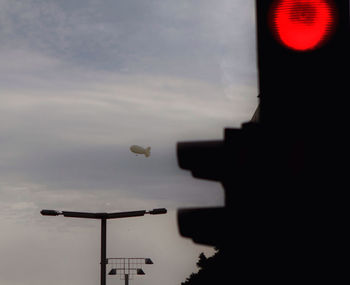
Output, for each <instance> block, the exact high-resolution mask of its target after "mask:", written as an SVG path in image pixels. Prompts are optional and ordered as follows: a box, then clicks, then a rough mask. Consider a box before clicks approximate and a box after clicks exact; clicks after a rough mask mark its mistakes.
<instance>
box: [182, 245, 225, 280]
mask: <svg viewBox="0 0 350 285" xmlns="http://www.w3.org/2000/svg"><path fill="white" fill-rule="evenodd" d="M225 261H227V260H225V256H224V254H223V251H222V250H220V249H218V248H216V253H215V254H214V255H213V256H211V257H209V258H207V257H206V256H205V254H204V253H203V252H202V253H201V254H200V255H199V260H198V262H197V264H196V265H197V267H198V268H199V270H198V272H197V273H192V274H191V275H190V276H189V277H188V278H186V281H185V282H182V283H181V285H199V284H201V285H203V284H220V282H224V281H225V277H226V276H225V275H226V274H228V272H225V271H226V270H225V268H227V264H226V262H225Z"/></svg>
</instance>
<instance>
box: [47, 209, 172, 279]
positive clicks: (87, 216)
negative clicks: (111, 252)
mask: <svg viewBox="0 0 350 285" xmlns="http://www.w3.org/2000/svg"><path fill="white" fill-rule="evenodd" d="M40 213H41V214H42V215H43V216H58V215H62V216H64V217H69V218H85V219H99V220H101V262H100V263H101V285H106V265H107V256H106V253H107V220H108V219H118V218H130V217H140V216H144V215H145V214H150V215H158V214H166V213H167V210H166V209H165V208H158V209H153V210H150V211H146V210H141V211H131V212H118V213H86V212H71V211H56V210H42V211H41V212H40Z"/></svg>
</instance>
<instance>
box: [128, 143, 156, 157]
mask: <svg viewBox="0 0 350 285" xmlns="http://www.w3.org/2000/svg"><path fill="white" fill-rule="evenodd" d="M130 150H131V151H132V152H133V153H136V154H144V155H145V157H149V156H150V155H151V147H150V146H149V147H147V148H143V147H142V146H139V145H132V146H131V147H130Z"/></svg>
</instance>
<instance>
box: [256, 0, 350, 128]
mask: <svg viewBox="0 0 350 285" xmlns="http://www.w3.org/2000/svg"><path fill="white" fill-rule="evenodd" d="M256 14H257V52H258V68H259V91H260V99H261V101H260V103H261V123H262V124H264V125H265V126H266V127H272V128H280V127H283V128H284V129H288V130H290V131H294V130H296V131H297V132H301V130H304V131H305V132H308V131H310V126H311V127H312V128H315V127H318V126H315V125H317V124H315V122H319V124H320V125H323V126H324V125H331V124H332V123H331V122H336V121H337V120H336V119H333V118H332V116H334V118H336V117H337V118H339V115H340V114H342V113H341V112H339V110H340V109H342V104H341V102H345V101H344V100H345V97H344V96H346V95H345V94H344V92H345V90H347V80H348V79H347V77H348V72H347V70H348V68H349V62H350V61H349V48H350V45H349V1H344V0H338V1H337V0H257V1H256ZM339 103H340V104H339ZM330 117H331V119H330ZM338 121H339V120H338Z"/></svg>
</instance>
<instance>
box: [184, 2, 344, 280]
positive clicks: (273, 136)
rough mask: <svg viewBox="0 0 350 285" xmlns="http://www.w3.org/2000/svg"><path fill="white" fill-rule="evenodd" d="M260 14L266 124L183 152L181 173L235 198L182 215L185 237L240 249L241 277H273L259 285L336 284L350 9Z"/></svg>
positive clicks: (277, 7)
mask: <svg viewBox="0 0 350 285" xmlns="http://www.w3.org/2000/svg"><path fill="white" fill-rule="evenodd" d="M256 14H257V53H258V70H259V78H258V79H259V94H260V96H259V98H260V119H259V122H258V123H253V122H250V123H245V124H243V125H242V128H240V129H230V128H227V129H225V133H224V138H223V140H215V141H194V142H180V143H178V145H177V156H178V163H179V166H180V167H181V168H182V169H186V170H190V171H191V173H192V175H193V176H194V177H195V178H200V179H207V180H212V181H218V182H220V183H221V184H222V185H223V188H224V191H225V206H224V207H221V208H197V209H180V210H179V211H178V225H179V230H180V233H181V234H182V235H183V236H185V237H189V238H192V240H193V241H194V242H196V243H201V244H209V245H219V246H222V245H223V247H224V248H226V249H227V248H230V250H229V253H230V254H231V253H232V255H234V257H235V259H236V260H238V261H239V262H238V263H239V264H241V265H240V269H242V268H243V267H244V268H245V270H246V271H249V273H250V272H255V273H257V272H259V273H260V274H265V275H266V276H267V277H266V278H265V277H264V278H265V279H264V278H260V277H257V279H256V280H259V281H262V280H265V281H268V282H269V283H271V282H270V281H271V280H274V281H276V282H275V283H274V282H272V283H274V284H277V283H288V281H291V280H293V281H294V283H295V281H296V280H301V277H302V276H303V275H305V274H306V275H307V276H308V278H309V280H311V278H315V280H318V281H324V280H327V281H330V280H332V278H333V279H334V278H336V277H335V276H343V275H341V274H343V273H344V272H345V271H342V273H341V274H335V272H336V270H338V269H339V268H343V267H342V266H343V265H342V264H341V262H340V259H337V258H336V254H337V252H345V247H346V243H345V242H346V240H347V239H348V238H350V237H349V235H348V234H347V235H346V234H344V230H343V225H344V224H346V223H347V221H346V218H345V217H346V216H345V215H344V214H342V213H341V211H342V209H345V208H347V206H346V205H345V201H347V199H346V195H345V193H346V192H345V191H344V189H347V188H348V186H345V185H348V184H349V182H348V179H347V174H346V173H345V172H346V170H345V168H344V166H343V165H344V164H342V163H341V162H342V160H346V158H347V157H348V156H346V154H347V148H348V145H349V144H348V142H349V140H348V138H347V133H348V128H349V127H348V126H349V119H348V118H346V117H348V115H347V108H348V104H347V97H348V94H349V86H348V84H349V83H348V82H349V79H348V78H349V66H350V64H349V63H350V60H349V59H350V57H349V56H350V40H349V38H350V31H349V1H348V0H256ZM345 162H347V161H345ZM347 163H348V162H347ZM346 187H347V188H346ZM230 254H229V255H230ZM235 265H237V264H235ZM341 270H343V269H341ZM245 276H246V275H245ZM261 276H262V275H261ZM259 278H260V279H259ZM287 280H288V281H287ZM333 281H334V280H333ZM329 283H330V282H329ZM333 283H334V282H333Z"/></svg>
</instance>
